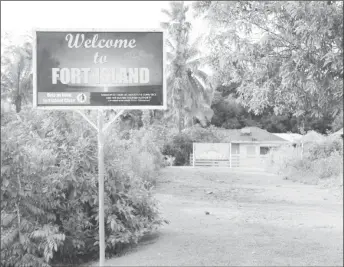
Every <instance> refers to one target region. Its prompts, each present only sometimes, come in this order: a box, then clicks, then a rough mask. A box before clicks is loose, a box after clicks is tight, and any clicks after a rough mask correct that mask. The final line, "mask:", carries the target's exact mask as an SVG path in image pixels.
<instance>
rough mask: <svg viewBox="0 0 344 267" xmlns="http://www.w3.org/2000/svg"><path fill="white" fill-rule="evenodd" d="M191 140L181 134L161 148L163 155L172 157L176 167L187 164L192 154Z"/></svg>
mask: <svg viewBox="0 0 344 267" xmlns="http://www.w3.org/2000/svg"><path fill="white" fill-rule="evenodd" d="M192 143H193V141H192V139H190V137H188V136H187V135H186V134H184V133H181V134H178V135H176V136H174V137H173V138H172V140H171V141H170V142H169V143H167V144H166V145H165V146H164V148H163V152H162V153H163V154H164V155H167V156H171V157H174V158H175V160H174V164H175V165H176V166H184V165H188V164H189V156H190V153H192Z"/></svg>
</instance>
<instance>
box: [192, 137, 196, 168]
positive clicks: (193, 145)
mask: <svg viewBox="0 0 344 267" xmlns="http://www.w3.org/2000/svg"><path fill="white" fill-rule="evenodd" d="M195 156H196V155H195V143H192V166H193V167H195Z"/></svg>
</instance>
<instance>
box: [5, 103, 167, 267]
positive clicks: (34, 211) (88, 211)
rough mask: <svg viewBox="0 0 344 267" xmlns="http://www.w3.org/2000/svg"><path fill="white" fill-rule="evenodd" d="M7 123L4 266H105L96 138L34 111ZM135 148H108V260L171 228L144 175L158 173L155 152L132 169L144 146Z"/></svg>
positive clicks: (76, 122) (61, 115)
mask: <svg viewBox="0 0 344 267" xmlns="http://www.w3.org/2000/svg"><path fill="white" fill-rule="evenodd" d="M91 115H92V114H91ZM7 116H8V120H6V122H2V126H1V137H2V138H1V146H2V149H1V184H2V186H1V199H2V202H1V215H2V216H1V233H2V235H1V265H2V266H24V265H25V266H50V265H54V264H75V263H81V262H85V261H89V260H92V259H94V258H97V257H98V253H99V251H98V245H97V240H98V182H97V179H98V173H97V143H96V136H95V131H94V130H93V129H92V128H91V127H90V126H89V125H88V124H87V123H85V122H84V121H83V120H82V119H81V118H80V117H77V118H74V116H79V115H75V114H71V113H69V112H61V111H51V112H49V111H33V110H29V109H27V110H24V112H21V113H20V117H16V116H15V114H7ZM147 138H148V137H147ZM139 139H140V138H139ZM135 140H136V139H135ZM135 140H134V141H122V142H111V136H110V137H109V138H108V139H107V140H106V144H107V147H106V149H105V169H106V171H105V205H106V207H105V222H106V255H107V256H111V255H114V254H116V253H118V252H120V250H121V249H122V248H123V247H124V246H126V245H130V244H135V243H137V242H138V240H139V238H140V237H142V236H143V235H144V234H145V233H146V232H149V231H151V230H152V229H154V228H155V227H157V226H159V225H161V224H162V223H163V220H162V219H161V218H160V216H159V213H158V210H157V205H156V202H155V200H154V199H153V198H152V193H151V189H150V186H147V182H146V181H144V179H146V178H144V179H143V178H142V176H141V175H140V174H139V172H141V170H142V169H147V170H150V171H151V169H150V168H151V165H150V164H151V163H152V162H156V161H158V160H157V159H156V157H157V155H154V153H153V152H152V151H154V148H153V147H151V145H147V147H145V148H143V149H145V150H146V152H145V154H144V155H143V154H141V160H140V161H139V162H140V163H139V164H138V161H137V160H135V162H134V161H132V160H131V159H130V153H131V152H132V149H133V148H134V147H135V146H136V147H140V146H141V143H137V140H136V141H135ZM148 143H149V142H146V144H148ZM128 151H129V152H128ZM141 152H142V150H140V149H139V151H138V155H140V153H141ZM143 157H144V160H143V159H142V158H143ZM147 158H150V159H149V160H147ZM142 162H145V163H146V164H142ZM137 165H138V166H140V167H137ZM157 166H158V165H155V167H154V169H157V168H158V167H157ZM133 167H137V168H138V169H135V168H133ZM144 175H147V174H146V173H145V174H144Z"/></svg>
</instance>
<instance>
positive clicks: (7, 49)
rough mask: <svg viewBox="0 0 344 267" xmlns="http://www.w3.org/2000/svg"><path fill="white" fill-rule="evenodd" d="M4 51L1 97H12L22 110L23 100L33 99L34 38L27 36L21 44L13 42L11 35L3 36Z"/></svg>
mask: <svg viewBox="0 0 344 267" xmlns="http://www.w3.org/2000/svg"><path fill="white" fill-rule="evenodd" d="M1 37H2V38H1V39H2V41H1V42H2V43H3V41H4V43H5V44H6V45H4V51H3V53H2V55H1V99H10V100H11V102H12V103H13V104H15V106H16V111H17V112H20V110H21V107H22V102H23V101H24V103H25V104H29V103H31V99H32V73H31V71H32V70H31V66H32V43H31V42H32V38H31V37H29V36H26V38H25V41H24V42H23V43H21V44H19V45H17V44H13V43H11V41H10V37H9V36H1Z"/></svg>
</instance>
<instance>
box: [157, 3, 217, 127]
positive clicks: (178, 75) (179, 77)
mask: <svg viewBox="0 0 344 267" xmlns="http://www.w3.org/2000/svg"><path fill="white" fill-rule="evenodd" d="M188 10H189V8H188V6H186V5H185V4H184V2H170V10H166V9H163V10H162V12H163V13H164V14H166V15H167V16H168V19H169V20H168V22H164V23H162V24H161V25H162V27H163V28H164V29H166V30H167V33H168V40H167V43H166V44H167V46H168V50H169V51H168V53H167V60H168V64H167V73H168V81H167V86H168V94H169V97H168V99H170V103H169V104H170V106H172V107H173V108H172V111H176V112H177V114H172V115H177V117H178V129H179V132H181V130H182V128H183V126H184V125H185V122H183V118H184V119H187V120H189V122H190V121H191V122H192V120H193V118H194V117H196V118H198V119H199V120H200V121H201V122H203V123H204V122H205V121H207V120H209V119H210V118H211V116H212V110H211V109H210V104H211V96H212V88H211V86H210V82H209V79H208V76H207V74H206V73H205V72H204V71H202V70H201V69H200V68H201V66H202V63H203V61H204V59H202V58H201V57H200V53H199V50H198V46H197V45H198V42H197V41H196V42H195V43H193V44H190V30H191V23H190V22H189V21H187V19H186V14H187V12H188Z"/></svg>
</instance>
